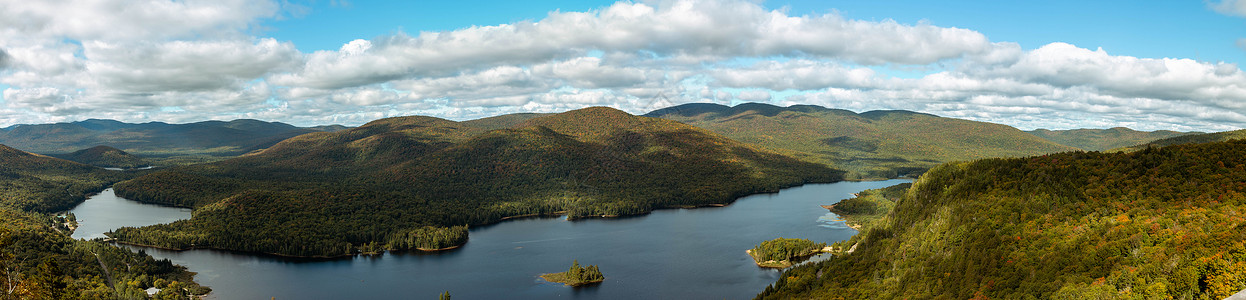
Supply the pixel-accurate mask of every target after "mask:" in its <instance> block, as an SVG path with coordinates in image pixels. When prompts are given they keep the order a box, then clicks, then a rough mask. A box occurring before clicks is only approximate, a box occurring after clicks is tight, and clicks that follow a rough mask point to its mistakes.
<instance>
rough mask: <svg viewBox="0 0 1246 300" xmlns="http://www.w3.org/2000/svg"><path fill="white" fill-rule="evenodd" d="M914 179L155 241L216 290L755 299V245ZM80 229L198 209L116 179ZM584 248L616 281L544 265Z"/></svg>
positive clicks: (760, 282)
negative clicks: (706, 202)
mask: <svg viewBox="0 0 1246 300" xmlns="http://www.w3.org/2000/svg"><path fill="white" fill-rule="evenodd" d="M904 182H908V181H907V180H888V181H873V182H840V183H832V184H811V185H805V186H801V187H794V188H789V189H784V190H782V191H780V192H779V193H776V194H764V195H754V196H748V197H744V198H742V199H739V200H737V201H736V202H735V203H733V204H732V205H729V206H726V207H715V208H697V209H672V210H659V211H655V212H654V213H652V214H649V215H644V216H637V217H629V218H620V219H591V220H580V221H574V222H569V221H565V220H563V219H562V218H541V219H521V220H513V221H507V222H503V223H499V224H495V225H491V226H484V227H478V228H473V229H472V230H471V239H470V241H468V243H467V245H465V246H464V247H462V248H459V249H456V250H452V251H448V252H443V253H438V254H420V253H389V254H386V255H383V256H380V257H355V258H347V259H338V260H328V261H325V260H299V259H286V258H276V257H268V256H256V255H249V254H238V253H231V252H225V251H214V250H192V251H181V252H178V251H165V250H159V249H150V248H145V250H146V251H147V253H149V254H151V255H153V256H155V257H157V258H168V259H170V260H173V262H175V263H177V264H181V265H184V266H187V267H189V268H190V270H191V271H194V272H198V273H199V275H197V276H196V280H197V281H199V282H200V283H201V284H204V285H207V286H210V287H212V289H213V290H214V291H213V293H212V294H211V295H210V296H211V297H210V298H214V299H268V298H269V297H277V298H278V299H381V298H400V299H413V298H414V299H421V298H423V299H427V298H433V297H436V295H437V294H440V293H441V292H443V291H450V294H451V295H452V296H453V297H454V298H455V299H548V298H583V299H747V298H752V297H753V296H754V295H756V294H757V293H758V292H760V291H761V290H762V289H764V288H765V287H766V285H768V284H770V283H773V282H774V281H775V280H777V279H778V274H779V273H778V271H776V270H771V269H762V268H758V267H757V266H756V265H754V264H753V262H752V260H751V259H750V258H749V256H748V255H747V254H745V253H744V251H745V250H747V249H749V248H752V247H753V246H755V245H757V244H758V243H760V242H762V241H764V240H768V239H773V238H776V237H788V238H806V239H811V240H814V241H819V242H827V243H830V242H835V241H839V240H843V239H847V238H849V237H851V236H852V235H853V234H855V233H856V231H855V230H853V229H851V228H848V227H847V226H845V225H844V224H843V223H842V222H841V221H836V219H837V218H836V217H835V216H834V215H833V214H830V213H828V212H827V211H826V209H823V208H821V207H819V205H823V204H832V203H835V202H837V201H839V200H842V199H845V198H848V197H851V196H852V195H851V194H852V193H856V192H860V191H862V190H866V189H873V188H882V187H887V186H891V185H895V184H900V183H904ZM72 212H73V213H74V214H75V215H76V216H77V217H78V218H79V220H80V221H79V222H80V224H81V225H82V227H80V228H79V229H78V231H77V232H75V234H74V237H85V238H90V237H97V236H103V234H102V233H103V232H105V231H108V230H111V229H113V228H116V227H120V226H134V225H142V224H155V223H163V222H170V221H172V220H177V219H181V218H187V217H189V215H190V212H189V210H186V209H178V208H170V207H163V206H156V205H148V204H141V203H138V202H134V201H129V200H124V199H120V198H116V197H115V196H114V195H113V194H112V193H111V190H109V191H106V192H105V193H102V194H100V195H98V196H95V197H92V198H91V199H89V200H87V201H86V202H85V203H83V204H82V205H79V206H78V207H77V208H75V209H74V210H73V211H72ZM573 259H578V260H579V262H580V263H581V264H595V265H598V266H600V268H601V270H602V273H604V274H605V276H606V281H605V282H604V283H602V284H600V285H596V286H589V287H581V288H570V287H566V286H563V285H561V284H553V283H548V282H544V281H543V280H541V279H540V278H539V277H538V275H540V274H541V273H551V272H561V271H565V270H566V269H567V267H568V266H569V265H570V264H571V261H572V260H573Z"/></svg>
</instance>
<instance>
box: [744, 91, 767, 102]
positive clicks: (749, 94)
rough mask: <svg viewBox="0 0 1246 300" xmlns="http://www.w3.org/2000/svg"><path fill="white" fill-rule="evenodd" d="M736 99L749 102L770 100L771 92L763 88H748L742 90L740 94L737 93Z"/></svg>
mask: <svg viewBox="0 0 1246 300" xmlns="http://www.w3.org/2000/svg"><path fill="white" fill-rule="evenodd" d="M736 99H740V100H744V101H749V102H769V101H770V92H768V91H763V90H747V91H743V92H740V94H739V95H736Z"/></svg>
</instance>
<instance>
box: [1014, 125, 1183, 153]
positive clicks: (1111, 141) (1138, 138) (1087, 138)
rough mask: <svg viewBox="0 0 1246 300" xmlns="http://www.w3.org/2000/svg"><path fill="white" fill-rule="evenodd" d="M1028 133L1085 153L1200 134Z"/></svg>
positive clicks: (1116, 130)
mask: <svg viewBox="0 0 1246 300" xmlns="http://www.w3.org/2000/svg"><path fill="white" fill-rule="evenodd" d="M1026 132H1028V133H1030V134H1033V135H1034V136H1037V137H1040V138H1044V139H1047V140H1049V141H1052V142H1056V143H1059V144H1061V145H1065V146H1069V147H1074V148H1078V149H1082V150H1085V151H1105V150H1109V149H1116V148H1120V147H1128V146H1133V145H1140V144H1145V143H1149V142H1151V141H1155V140H1160V139H1166V138H1171V137H1178V136H1183V135H1191V134H1199V132H1176V131H1169V130H1157V131H1137V130H1133V129H1129V128H1125V127H1114V128H1108V129H1072V130H1047V129H1039V130H1033V131H1026Z"/></svg>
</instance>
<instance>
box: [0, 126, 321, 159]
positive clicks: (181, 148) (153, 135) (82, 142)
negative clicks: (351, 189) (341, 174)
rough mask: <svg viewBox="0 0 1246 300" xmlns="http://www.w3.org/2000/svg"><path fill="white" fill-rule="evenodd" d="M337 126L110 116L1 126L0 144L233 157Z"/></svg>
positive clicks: (54, 150) (55, 150) (56, 150)
mask: <svg viewBox="0 0 1246 300" xmlns="http://www.w3.org/2000/svg"><path fill="white" fill-rule="evenodd" d="M344 128H345V127H342V126H340V125H330V126H318V127H310V128H300V127H295V126H293V125H289V124H285V123H280V122H265V121H259V120H249V119H240V120H233V121H228V122H226V121H203V122H195V123H187V124H169V123H162V122H149V123H141V124H133V123H125V122H120V121H115V120H100V119H89V120H84V121H77V122H69V123H55V124H37V125H14V126H9V127H6V128H4V129H3V130H0V144H6V145H9V146H10V147H14V148H18V149H22V150H26V151H30V152H35V153H45V154H63V153H70V152H73V151H77V150H80V149H85V148H90V147H94V146H98V145H105V146H110V147H113V148H117V149H121V150H124V151H126V152H130V153H135V154H141V155H168V154H210V155H238V154H243V153H247V152H250V151H254V150H258V149H263V148H267V147H268V146H272V145H273V144H276V143H277V142H280V141H281V140H284V139H287V138H290V137H293V136H297V135H300V134H305V133H311V132H319V131H336V130H341V129H344Z"/></svg>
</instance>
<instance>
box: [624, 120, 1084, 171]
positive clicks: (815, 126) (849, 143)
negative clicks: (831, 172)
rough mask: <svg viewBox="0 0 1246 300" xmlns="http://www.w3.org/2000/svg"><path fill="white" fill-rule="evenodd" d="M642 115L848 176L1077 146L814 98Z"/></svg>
mask: <svg viewBox="0 0 1246 300" xmlns="http://www.w3.org/2000/svg"><path fill="white" fill-rule="evenodd" d="M645 116H649V117H657V118H665V119H670V120H675V121H679V122H683V123H687V124H689V125H692V126H697V127H701V128H705V129H708V130H710V131H714V132H717V133H719V134H722V135H724V136H727V137H730V138H732V139H735V140H738V141H741V142H746V143H753V144H757V145H761V146H765V147H770V148H774V149H783V150H786V151H788V152H787V153H789V154H791V155H794V156H796V157H799V158H801V159H804V160H807V161H811V162H817V163H822V164H826V165H829V166H833V167H835V168H839V169H843V170H846V171H849V175H848V176H849V178H851V179H868V178H895V177H901V176H916V175H918V174H921V173H922V172H924V171H925V170H927V169H929V168H932V167H934V166H937V165H939V164H941V163H944V162H949V161H956V160H971V159H980V158H989V157H1019V156H1027V155H1039V154H1046V153H1056V152H1065V151H1075V150H1078V149H1077V148H1075V147H1071V146H1066V145H1061V144H1057V143H1055V142H1052V141H1049V140H1046V139H1042V138H1039V137H1037V136H1034V135H1031V134H1027V133H1025V132H1023V131H1021V130H1019V129H1016V128H1013V127H1009V126H1006V125H1000V124H993V123H986V122H976V121H969V120H962V119H954V118H944V117H939V116H935V115H930V114H923V113H916V112H910V111H869V112H864V113H859V114H858V113H854V112H852V111H848V110H842V109H829V108H825V107H821V106H814V105H793V106H789V107H778V106H774V105H769V104H761V103H746V104H740V105H736V106H734V107H728V106H724V105H719V104H711V103H694V104H684V105H679V106H674V107H670V108H664V109H660V110H656V111H653V112H650V113H648V114H646V115H645Z"/></svg>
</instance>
